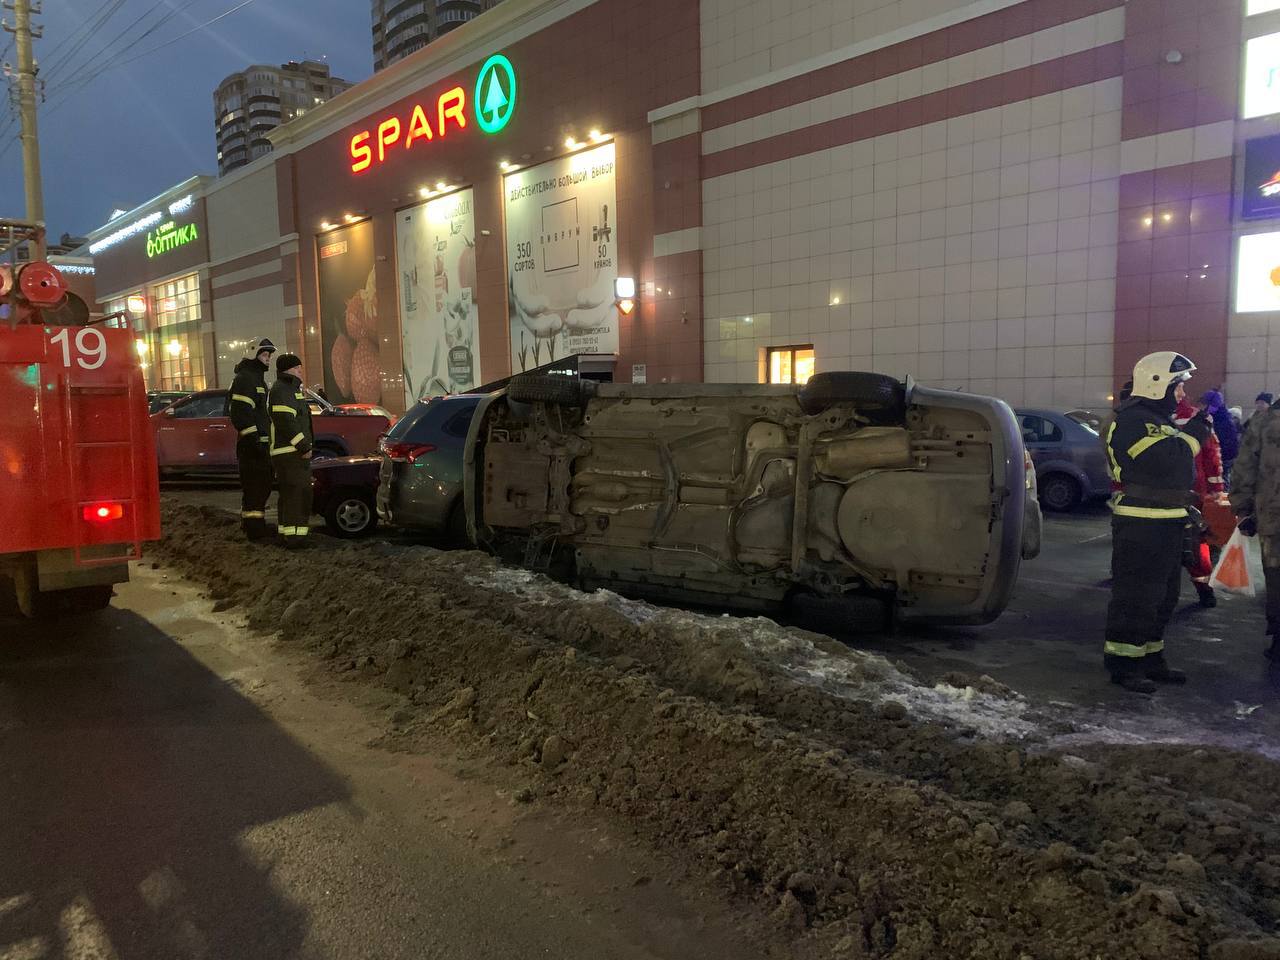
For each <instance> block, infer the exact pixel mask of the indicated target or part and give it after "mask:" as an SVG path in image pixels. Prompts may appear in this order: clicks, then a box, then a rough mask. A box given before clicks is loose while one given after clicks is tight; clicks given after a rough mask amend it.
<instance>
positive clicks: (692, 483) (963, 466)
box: [464, 372, 1033, 629]
mask: <svg viewBox="0 0 1280 960" xmlns="http://www.w3.org/2000/svg"><path fill="white" fill-rule="evenodd" d="M465 457H466V459H465V464H464V466H465V470H464V485H465V492H464V503H465V504H466V510H467V519H468V530H469V533H470V534H471V535H472V536H473V538H474V541H475V542H476V543H477V544H478V545H480V546H482V547H484V548H485V549H488V550H491V551H493V552H495V553H497V554H499V555H502V556H504V557H509V558H511V559H514V560H517V561H519V562H522V563H524V564H525V565H528V566H532V567H536V568H542V569H547V570H549V571H553V572H555V573H557V574H558V575H561V576H564V577H566V578H568V579H570V580H571V581H573V582H576V583H577V584H578V585H580V586H582V587H583V588H585V589H594V588H598V587H607V588H610V589H613V590H617V591H619V592H622V593H626V594H630V595H634V596H639V597H644V598H648V599H654V600H658V601H661V602H676V603H699V604H707V605H709V606H713V607H716V608H721V609H723V608H726V607H728V608H735V609H739V610H757V611H765V612H775V611H786V610H787V609H789V608H792V609H795V610H797V612H798V613H799V615H800V616H801V617H804V618H808V617H809V616H810V613H811V611H814V608H815V607H816V608H818V609H825V610H827V611H830V612H829V613H828V614H827V615H826V616H832V615H834V616H838V617H840V618H841V620H842V622H843V623H845V624H846V625H857V626H859V627H863V628H870V629H876V628H877V627H878V626H883V625H884V624H885V623H886V622H888V621H889V620H891V619H892V620H894V621H900V622H912V623H945V624H977V623H987V622H989V621H991V620H993V619H995V618H996V617H997V616H999V614H1000V613H1001V611H1002V610H1003V609H1004V608H1005V606H1006V605H1007V603H1008V600H1009V596H1010V594H1011V592H1012V590H1013V585H1014V583H1015V581H1016V579H1017V575H1018V569H1019V566H1020V564H1021V561H1022V553H1023V551H1024V549H1027V548H1028V546H1033V545H1029V544H1027V543H1025V542H1024V538H1023V533H1024V531H1023V527H1024V523H1025V519H1026V516H1027V513H1026V510H1025V505H1026V503H1025V501H1026V496H1027V490H1028V486H1029V477H1028V475H1027V471H1026V457H1025V452H1024V449H1023V444H1022V438H1021V435H1020V431H1019V429H1018V424H1017V421H1016V420H1015V419H1014V416H1013V411H1012V410H1010V409H1009V407H1008V406H1007V405H1006V404H1005V403H1003V402H1002V401H1000V400H996V399H993V398H990V397H982V396H975V395H972V394H965V393H958V392H952V391H942V390H931V389H926V388H923V387H919V386H916V385H915V384H913V383H912V382H911V381H910V380H908V381H907V382H906V383H900V382H898V381H896V380H893V379H891V378H889V377H882V376H878V375H875V374H869V373H853V372H847V373H845V372H839V373H837V372H826V373H820V374H817V375H816V376H814V377H813V379H812V380H810V381H809V383H808V384H806V385H804V386H803V387H799V386H790V385H785V386H783V385H778V386H771V385H759V384H653V385H641V386H637V385H634V384H601V385H599V386H593V385H588V384H585V383H582V382H578V381H574V380H572V379H569V378H564V377H527V376H523V375H522V376H519V377H516V378H514V379H513V380H512V381H511V383H510V385H509V386H508V388H507V389H506V390H501V391H498V392H496V393H493V394H490V395H488V396H486V397H485V398H483V399H482V400H481V401H480V404H479V406H478V408H477V411H476V413H475V415H474V417H473V418H472V420H471V428H470V432H469V434H468V436H467V441H466V451H465Z"/></svg>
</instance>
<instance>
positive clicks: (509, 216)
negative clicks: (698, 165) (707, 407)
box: [505, 143, 618, 373]
mask: <svg viewBox="0 0 1280 960" xmlns="http://www.w3.org/2000/svg"><path fill="white" fill-rule="evenodd" d="M614 174H615V162H614V145H613V144H612V143H607V144H604V145H603V146H599V147H595V148H593V149H591V150H584V151H582V152H581V153H575V154H573V155H572V156H568V157H563V158H561V159H559V160H552V161H550V162H549V163H544V164H542V165H541V166H538V167H533V168H531V169H529V170H520V171H517V172H516V173H512V174H509V175H508V176H507V177H506V178H505V189H506V224H507V230H506V233H507V236H506V243H507V283H508V286H509V291H508V300H509V301H510V313H511V369H512V372H514V373H520V372H521V371H523V370H532V369H534V368H535V367H540V366H542V365H544V364H547V363H550V362H552V361H554V360H557V359H558V358H560V357H564V356H568V355H570V354H575V353H617V352H618V311H617V308H616V307H615V305H614V295H613V283H614V280H616V279H617V276H618V254H617V250H618V248H617V228H618V224H617V216H616V211H617V196H616V188H615V182H614Z"/></svg>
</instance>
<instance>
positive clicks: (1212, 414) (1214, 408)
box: [1200, 390, 1240, 486]
mask: <svg viewBox="0 0 1280 960" xmlns="http://www.w3.org/2000/svg"><path fill="white" fill-rule="evenodd" d="M1200 406H1201V407H1203V408H1204V410H1205V411H1206V412H1207V413H1208V414H1209V420H1210V421H1211V422H1212V423H1213V432H1214V433H1216V434H1217V435H1218V443H1220V444H1221V445H1222V476H1223V477H1224V478H1225V479H1226V481H1227V485H1228V486H1230V484H1231V465H1232V464H1233V463H1235V462H1236V457H1237V456H1239V454H1240V432H1239V431H1238V430H1237V429H1236V422H1235V421H1234V420H1232V419H1231V414H1230V413H1229V412H1228V411H1227V402H1226V400H1224V399H1223V398H1222V394H1221V393H1220V392H1219V391H1217V390H1209V391H1207V392H1206V393H1205V395H1204V396H1203V397H1201V398H1200Z"/></svg>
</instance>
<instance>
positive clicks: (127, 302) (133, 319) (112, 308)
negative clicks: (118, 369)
mask: <svg viewBox="0 0 1280 960" xmlns="http://www.w3.org/2000/svg"><path fill="white" fill-rule="evenodd" d="M107 313H108V314H112V313H118V314H125V315H126V316H119V317H112V318H111V319H110V320H107V321H105V325H106V326H109V327H115V328H116V329H119V330H132V331H133V334H134V337H135V338H136V339H135V343H136V345H137V349H138V357H139V359H140V360H141V363H142V374H143V379H144V380H145V381H146V384H147V389H149V390H151V389H155V386H156V370H155V366H154V364H152V362H151V332H150V329H151V328H150V324H149V323H148V314H147V298H146V297H144V296H143V295H142V291H141V290H138V291H136V292H135V293H131V294H129V295H128V296H127V297H120V298H119V299H118V300H112V301H110V302H109V303H108V304H107Z"/></svg>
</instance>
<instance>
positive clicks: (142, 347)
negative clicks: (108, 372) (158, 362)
mask: <svg viewBox="0 0 1280 960" xmlns="http://www.w3.org/2000/svg"><path fill="white" fill-rule="evenodd" d="M133 345H134V347H135V348H136V349H137V351H138V356H140V357H145V356H146V355H147V351H148V350H150V349H151V348H150V347H149V346H147V341H145V340H135V341H134V342H133Z"/></svg>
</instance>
